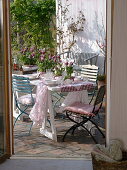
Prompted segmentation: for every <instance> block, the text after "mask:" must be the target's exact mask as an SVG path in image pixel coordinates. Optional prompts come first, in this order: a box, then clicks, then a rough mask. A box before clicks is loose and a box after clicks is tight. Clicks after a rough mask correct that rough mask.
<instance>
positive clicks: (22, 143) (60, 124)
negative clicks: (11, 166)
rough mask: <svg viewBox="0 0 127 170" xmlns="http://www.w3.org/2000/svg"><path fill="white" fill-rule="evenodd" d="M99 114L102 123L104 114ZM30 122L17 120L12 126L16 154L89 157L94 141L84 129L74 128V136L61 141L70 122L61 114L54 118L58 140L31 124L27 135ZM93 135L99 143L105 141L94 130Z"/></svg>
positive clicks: (49, 156) (68, 136)
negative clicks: (43, 133)
mask: <svg viewBox="0 0 127 170" xmlns="http://www.w3.org/2000/svg"><path fill="white" fill-rule="evenodd" d="M101 115H102V116H101V117H102V118H101V119H102V121H101V123H102V124H104V114H103V113H101ZM30 123H31V122H21V121H18V122H17V124H16V125H15V127H14V153H15V155H16V156H36V157H44V158H76V159H77V158H79V159H86V160H89V159H91V155H90V153H91V150H92V148H93V146H94V145H95V143H94V142H93V140H92V139H91V137H90V136H89V135H88V134H87V132H85V131H84V130H76V132H75V134H74V136H73V135H71V134H68V135H67V137H66V139H65V142H62V137H63V135H64V133H65V131H66V130H67V129H68V128H69V127H70V126H71V125H72V123H70V121H68V120H67V119H66V118H65V119H63V118H62V117H61V115H59V114H58V116H56V118H55V124H56V127H57V136H58V142H55V141H53V140H51V139H48V138H47V137H45V136H43V135H42V134H40V133H39V129H40V127H34V126H33V127H32V131H31V135H29V134H28V131H29V125H30ZM103 130H104V129H103ZM104 131H105V130H104ZM95 135H96V139H97V140H98V142H99V143H100V144H104V143H105V139H103V138H102V137H101V135H99V133H97V132H96V131H95Z"/></svg>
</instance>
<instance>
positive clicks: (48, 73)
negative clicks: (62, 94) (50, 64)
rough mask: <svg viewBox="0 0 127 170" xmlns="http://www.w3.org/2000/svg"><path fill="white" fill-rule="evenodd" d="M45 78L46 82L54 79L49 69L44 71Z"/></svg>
mask: <svg viewBox="0 0 127 170" xmlns="http://www.w3.org/2000/svg"><path fill="white" fill-rule="evenodd" d="M45 78H46V79H48V80H51V79H53V78H54V74H53V72H52V71H51V70H50V69H47V70H46V74H45Z"/></svg>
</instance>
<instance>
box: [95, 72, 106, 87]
mask: <svg viewBox="0 0 127 170" xmlns="http://www.w3.org/2000/svg"><path fill="white" fill-rule="evenodd" d="M97 84H98V88H99V87H100V86H103V85H104V84H106V75H105V74H99V75H98V76H97Z"/></svg>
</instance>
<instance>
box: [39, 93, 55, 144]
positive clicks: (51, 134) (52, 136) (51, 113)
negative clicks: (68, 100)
mask: <svg viewBox="0 0 127 170" xmlns="http://www.w3.org/2000/svg"><path fill="white" fill-rule="evenodd" d="M48 108H49V116H50V122H51V132H49V131H48V130H47V128H46V122H47V117H45V120H44V123H43V126H42V128H40V133H41V134H43V135H45V136H46V137H48V138H50V139H52V140H54V141H56V142H57V134H56V127H55V120H54V115H55V114H54V110H53V103H52V94H51V91H50V90H48Z"/></svg>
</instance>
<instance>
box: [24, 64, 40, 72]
mask: <svg viewBox="0 0 127 170" xmlns="http://www.w3.org/2000/svg"><path fill="white" fill-rule="evenodd" d="M22 69H23V71H37V69H38V66H37V65H23V66H22Z"/></svg>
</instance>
